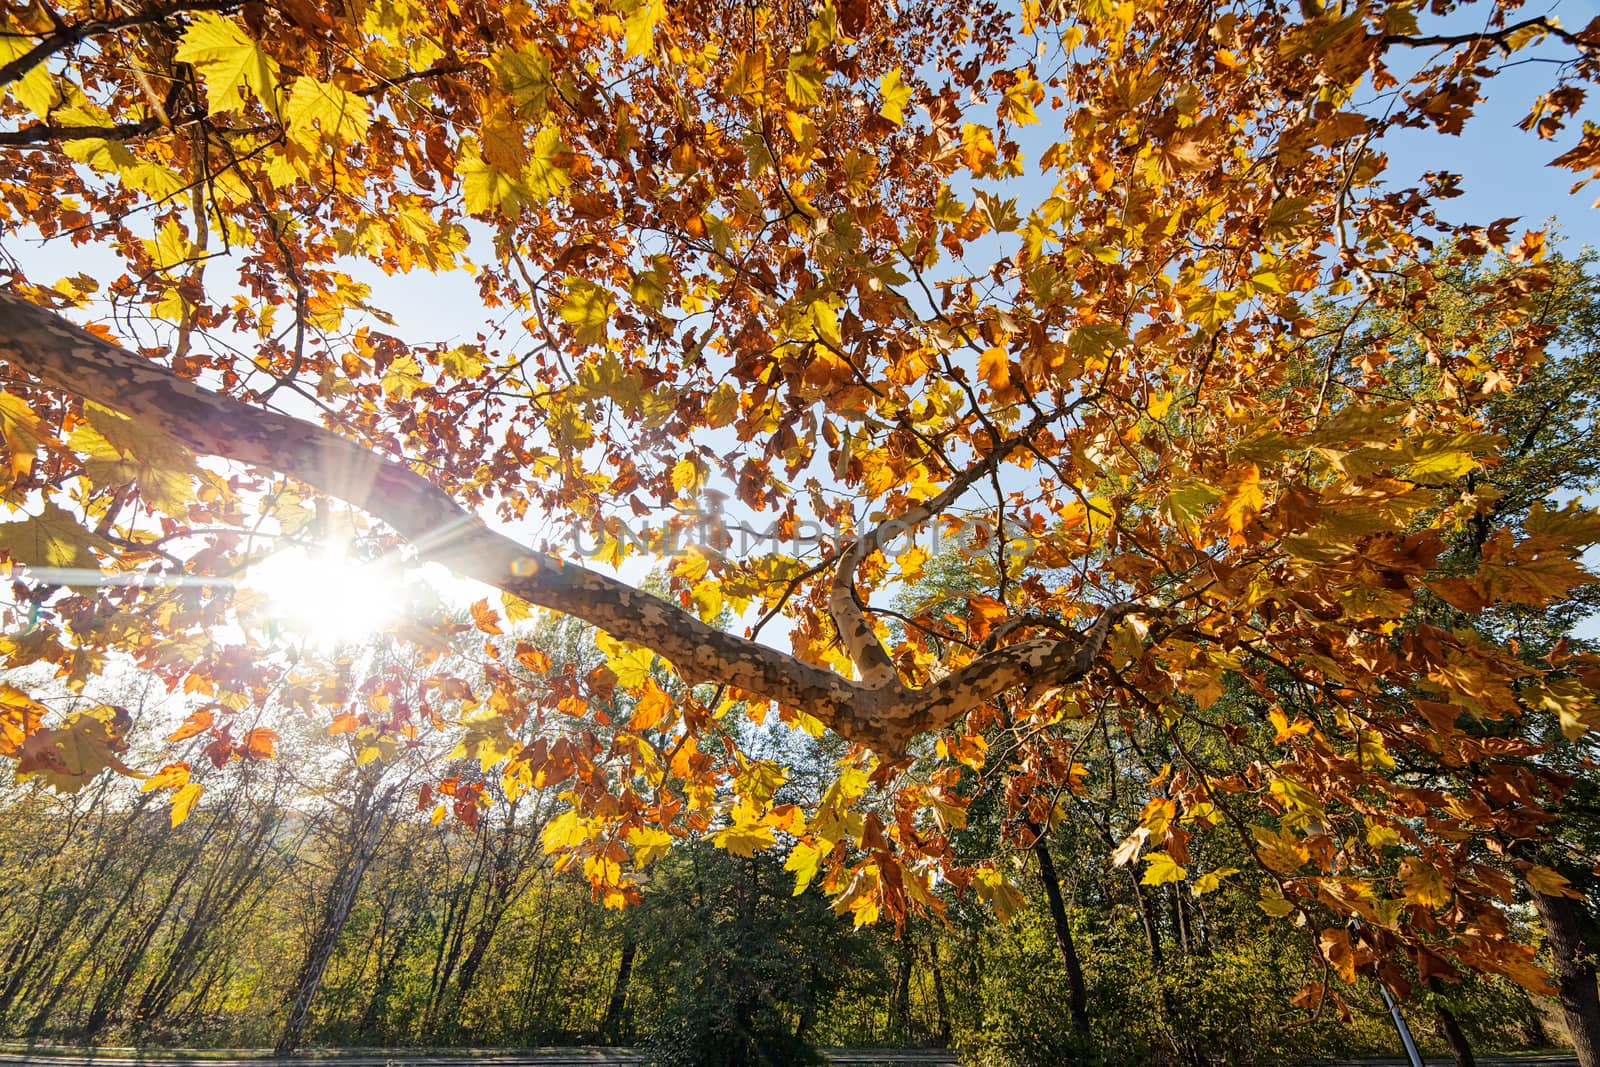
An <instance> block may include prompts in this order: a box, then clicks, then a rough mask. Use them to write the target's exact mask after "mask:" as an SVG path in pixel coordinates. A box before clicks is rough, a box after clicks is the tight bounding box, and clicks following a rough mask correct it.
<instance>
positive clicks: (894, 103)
mask: <svg viewBox="0 0 1600 1067" xmlns="http://www.w3.org/2000/svg"><path fill="white" fill-rule="evenodd" d="M878 94H879V95H880V96H881V97H882V98H883V103H882V104H880V105H879V107H878V114H880V115H882V116H883V117H884V118H886V119H888V120H889V121H890V122H892V123H894V124H895V125H896V126H899V125H900V124H902V123H903V122H905V120H906V113H905V107H906V105H907V104H909V103H910V102H911V87H910V86H909V85H907V84H905V82H903V81H902V80H901V79H900V69H899V68H898V67H896V68H895V69H894V70H891V71H890V72H889V73H887V74H885V75H884V76H883V78H882V79H881V80H880V81H879V82H878Z"/></svg>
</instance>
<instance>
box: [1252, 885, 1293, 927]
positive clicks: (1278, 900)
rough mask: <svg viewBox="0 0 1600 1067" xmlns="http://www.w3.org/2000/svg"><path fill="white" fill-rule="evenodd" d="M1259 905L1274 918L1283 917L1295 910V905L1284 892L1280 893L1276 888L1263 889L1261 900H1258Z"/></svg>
mask: <svg viewBox="0 0 1600 1067" xmlns="http://www.w3.org/2000/svg"><path fill="white" fill-rule="evenodd" d="M1257 906H1258V907H1260V909H1261V910H1262V911H1264V912H1266V913H1267V914H1268V915H1270V916H1272V917H1273V918H1274V919H1281V918H1283V917H1284V916H1285V915H1288V914H1289V913H1290V912H1291V911H1293V910H1294V905H1293V904H1291V903H1290V902H1289V901H1288V900H1287V899H1286V898H1285V897H1284V896H1283V894H1282V893H1279V892H1278V891H1277V889H1276V888H1273V889H1263V890H1262V891H1261V900H1260V901H1258V902H1257Z"/></svg>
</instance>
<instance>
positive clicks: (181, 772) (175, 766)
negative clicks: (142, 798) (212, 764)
mask: <svg viewBox="0 0 1600 1067" xmlns="http://www.w3.org/2000/svg"><path fill="white" fill-rule="evenodd" d="M188 782H189V765H188V764H187V763H169V764H167V765H166V766H165V767H163V768H161V769H160V770H159V771H157V772H156V773H154V774H152V775H151V776H150V777H148V778H146V779H145V780H144V784H143V785H141V786H139V792H141V793H148V792H150V791H151V790H153V789H181V788H182V787H183V786H185V785H187V784H188Z"/></svg>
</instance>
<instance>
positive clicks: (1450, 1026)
mask: <svg viewBox="0 0 1600 1067" xmlns="http://www.w3.org/2000/svg"><path fill="white" fill-rule="evenodd" d="M1434 1010H1435V1011H1436V1012H1437V1014H1438V1016H1439V1032H1440V1033H1442V1034H1443V1035H1444V1043H1445V1044H1446V1045H1448V1046H1450V1055H1452V1056H1454V1057H1455V1058H1456V1067H1477V1063H1478V1061H1477V1060H1475V1059H1473V1057H1472V1043H1471V1042H1469V1041H1468V1040H1467V1035H1466V1034H1464V1033H1462V1032H1461V1024H1460V1023H1459V1022H1457V1021H1456V1017H1455V1013H1454V1012H1452V1011H1451V1010H1450V1009H1449V1008H1447V1007H1445V1006H1444V1005H1443V1004H1440V1005H1438V1006H1437V1007H1436V1008H1435V1009H1434Z"/></svg>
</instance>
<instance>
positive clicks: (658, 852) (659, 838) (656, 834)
mask: <svg viewBox="0 0 1600 1067" xmlns="http://www.w3.org/2000/svg"><path fill="white" fill-rule="evenodd" d="M625 836H626V837H627V840H628V844H630V845H632V846H633V861H634V862H635V863H637V864H638V865H639V866H641V867H648V866H650V864H652V863H654V862H655V861H656V860H658V859H660V858H661V857H662V856H665V855H666V854H667V852H668V851H670V850H671V848H672V835H671V834H669V833H667V832H666V831H665V830H657V829H656V828H655V827H653V826H635V827H633V828H632V829H630V830H629V831H628V832H627V834H626V835H625Z"/></svg>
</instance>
